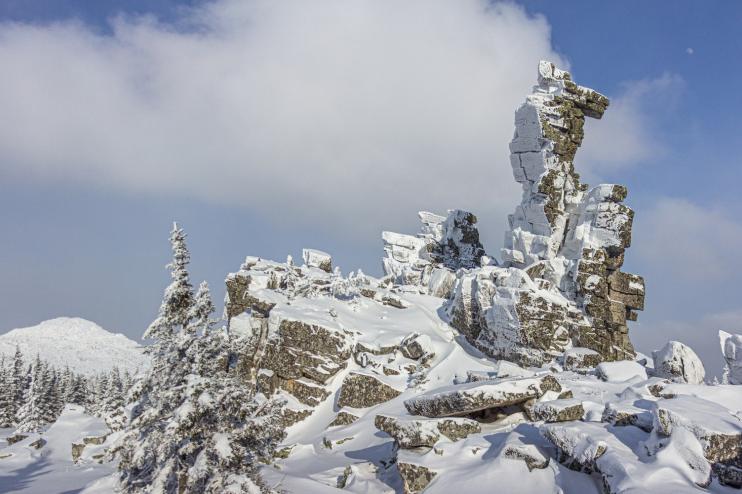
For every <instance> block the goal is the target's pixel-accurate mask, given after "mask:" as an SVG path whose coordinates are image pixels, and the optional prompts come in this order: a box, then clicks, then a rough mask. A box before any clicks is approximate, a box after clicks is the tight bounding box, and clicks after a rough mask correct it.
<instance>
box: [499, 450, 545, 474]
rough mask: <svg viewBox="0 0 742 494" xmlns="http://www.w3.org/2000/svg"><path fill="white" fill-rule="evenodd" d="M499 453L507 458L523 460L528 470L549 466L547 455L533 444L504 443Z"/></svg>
mask: <svg viewBox="0 0 742 494" xmlns="http://www.w3.org/2000/svg"><path fill="white" fill-rule="evenodd" d="M500 454H501V455H502V456H503V457H504V458H507V459H509V460H518V461H522V462H524V463H525V464H526V466H527V467H528V471H529V472H530V471H533V470H534V469H539V470H542V469H544V468H546V467H548V466H549V457H548V456H546V455H545V454H544V453H542V452H541V450H539V449H538V448H537V447H536V446H534V445H533V444H506V445H505V446H504V447H503V448H502V451H501V452H500Z"/></svg>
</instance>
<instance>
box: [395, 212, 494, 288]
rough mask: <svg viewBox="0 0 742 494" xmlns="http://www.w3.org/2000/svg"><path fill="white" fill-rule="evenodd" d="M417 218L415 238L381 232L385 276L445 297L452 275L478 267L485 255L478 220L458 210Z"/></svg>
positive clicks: (421, 213)
mask: <svg viewBox="0 0 742 494" xmlns="http://www.w3.org/2000/svg"><path fill="white" fill-rule="evenodd" d="M418 215H419V216H420V221H421V222H422V224H423V227H422V231H421V232H420V233H419V234H418V235H417V236H413V235H403V234H400V233H393V232H383V234H382V238H383V240H384V251H385V253H386V257H385V258H384V259H383V266H384V272H385V273H386V274H387V275H388V276H391V277H392V279H393V280H394V282H395V283H398V284H401V285H420V286H424V287H426V288H427V290H428V291H429V292H430V293H432V294H435V295H437V296H441V297H445V296H447V295H448V294H449V292H450V290H451V288H453V283H454V280H455V276H454V272H455V271H456V270H458V269H460V268H464V269H472V268H476V267H479V266H480V263H481V259H482V256H484V255H485V253H484V248H483V247H482V244H481V243H480V242H479V231H478V230H477V227H476V223H477V218H476V216H474V215H473V214H472V213H469V212H467V211H462V210H459V209H455V210H451V211H449V212H448V216H446V217H444V216H439V215H437V214H433V213H428V212H426V211H421V212H420V213H418Z"/></svg>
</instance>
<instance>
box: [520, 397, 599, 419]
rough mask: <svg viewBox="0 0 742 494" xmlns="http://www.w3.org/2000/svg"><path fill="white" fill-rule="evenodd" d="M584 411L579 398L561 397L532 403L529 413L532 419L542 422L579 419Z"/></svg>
mask: <svg viewBox="0 0 742 494" xmlns="http://www.w3.org/2000/svg"><path fill="white" fill-rule="evenodd" d="M584 413H585V409H584V408H583V406H582V401H581V400H576V399H573V398H571V399H562V400H548V401H539V402H536V403H534V404H533V405H532V406H531V407H530V409H529V414H530V415H531V416H532V417H533V420H537V421H543V422H568V421H570V420H580V419H581V418H582V415H583V414H584Z"/></svg>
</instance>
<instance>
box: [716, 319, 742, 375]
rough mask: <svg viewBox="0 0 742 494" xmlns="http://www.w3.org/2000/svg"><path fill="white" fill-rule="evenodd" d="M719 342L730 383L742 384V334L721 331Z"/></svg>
mask: <svg viewBox="0 0 742 494" xmlns="http://www.w3.org/2000/svg"><path fill="white" fill-rule="evenodd" d="M719 342H720V343H721V353H722V355H723V356H724V362H726V369H725V373H726V377H727V379H728V380H729V384H742V335H738V334H730V333H727V332H726V331H719Z"/></svg>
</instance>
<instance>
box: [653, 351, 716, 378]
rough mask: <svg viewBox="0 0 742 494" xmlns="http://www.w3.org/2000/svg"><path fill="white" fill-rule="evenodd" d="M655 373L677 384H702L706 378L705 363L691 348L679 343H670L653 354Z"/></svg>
mask: <svg viewBox="0 0 742 494" xmlns="http://www.w3.org/2000/svg"><path fill="white" fill-rule="evenodd" d="M652 359H653V360H654V372H655V374H656V375H657V376H659V377H664V378H667V379H672V380H673V381H676V382H685V383H688V384H701V383H702V382H703V379H704V378H705V377H706V370H705V369H704V368H703V362H701V359H700V358H698V355H696V352H694V351H693V350H692V349H691V348H690V347H689V346H687V345H684V344H682V343H680V342H679V341H668V342H667V344H665V346H663V347H662V348H661V349H660V350H655V351H654V352H652Z"/></svg>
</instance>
